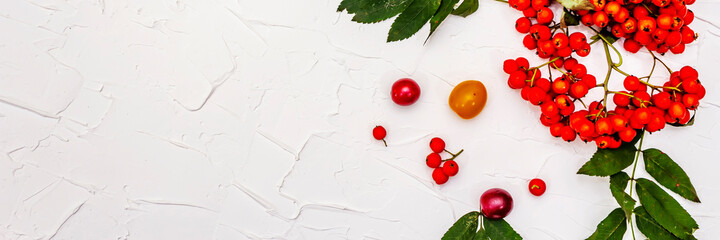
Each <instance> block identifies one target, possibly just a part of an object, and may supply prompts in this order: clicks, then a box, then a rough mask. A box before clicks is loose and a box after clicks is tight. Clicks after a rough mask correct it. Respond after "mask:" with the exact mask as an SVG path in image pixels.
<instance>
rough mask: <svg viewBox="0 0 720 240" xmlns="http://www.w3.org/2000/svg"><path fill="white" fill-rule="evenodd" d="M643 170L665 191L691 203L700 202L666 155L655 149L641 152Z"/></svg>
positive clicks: (676, 165) (688, 182)
mask: <svg viewBox="0 0 720 240" xmlns="http://www.w3.org/2000/svg"><path fill="white" fill-rule="evenodd" d="M643 159H645V170H647V172H648V173H649V174H650V176H652V177H653V178H655V180H657V181H658V183H660V185H663V186H664V187H666V188H667V189H670V190H671V191H673V192H675V193H677V194H679V195H680V196H682V197H684V198H685V199H688V200H690V201H693V202H697V203H699V202H700V198H698V195H697V192H696V191H695V187H693V185H692V183H691V182H690V178H689V177H688V176H687V174H686V173H685V171H683V169H682V168H680V166H679V165H678V164H677V163H675V161H673V160H672V159H671V158H670V157H669V156H668V155H667V154H665V153H663V152H662V151H660V150H657V149H655V148H650V149H645V150H643Z"/></svg>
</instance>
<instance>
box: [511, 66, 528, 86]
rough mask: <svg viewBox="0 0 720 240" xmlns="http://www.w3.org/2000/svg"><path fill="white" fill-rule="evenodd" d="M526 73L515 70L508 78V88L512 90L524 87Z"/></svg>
mask: <svg viewBox="0 0 720 240" xmlns="http://www.w3.org/2000/svg"><path fill="white" fill-rule="evenodd" d="M526 79H527V73H525V71H524V70H517V71H515V72H513V73H511V74H510V76H509V77H508V86H510V88H512V89H520V88H523V87H524V86H525V85H526V82H525V80H526Z"/></svg>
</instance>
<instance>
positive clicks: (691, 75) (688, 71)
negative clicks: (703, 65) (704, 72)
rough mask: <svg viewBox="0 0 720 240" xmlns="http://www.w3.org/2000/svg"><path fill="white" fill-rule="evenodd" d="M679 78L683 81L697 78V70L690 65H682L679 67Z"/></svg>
mask: <svg viewBox="0 0 720 240" xmlns="http://www.w3.org/2000/svg"><path fill="white" fill-rule="evenodd" d="M680 78H681V79H682V80H683V81H686V80H690V81H693V80H697V79H698V72H697V70H695V69H694V68H693V67H690V66H684V67H682V68H681V69H680Z"/></svg>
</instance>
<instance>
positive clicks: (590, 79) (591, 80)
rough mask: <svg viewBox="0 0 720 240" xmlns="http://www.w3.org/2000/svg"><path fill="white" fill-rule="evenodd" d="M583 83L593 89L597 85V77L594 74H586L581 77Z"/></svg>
mask: <svg viewBox="0 0 720 240" xmlns="http://www.w3.org/2000/svg"><path fill="white" fill-rule="evenodd" d="M581 82H582V83H585V86H587V87H588V88H590V89H592V88H594V87H596V85H597V79H596V78H595V76H594V75H592V74H585V76H584V77H583V78H582V79H581Z"/></svg>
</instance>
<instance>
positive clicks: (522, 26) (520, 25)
mask: <svg viewBox="0 0 720 240" xmlns="http://www.w3.org/2000/svg"><path fill="white" fill-rule="evenodd" d="M530 26H532V22H531V21H530V19H528V18H526V17H521V18H518V19H517V21H515V30H517V31H518V32H519V33H528V32H530Z"/></svg>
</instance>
